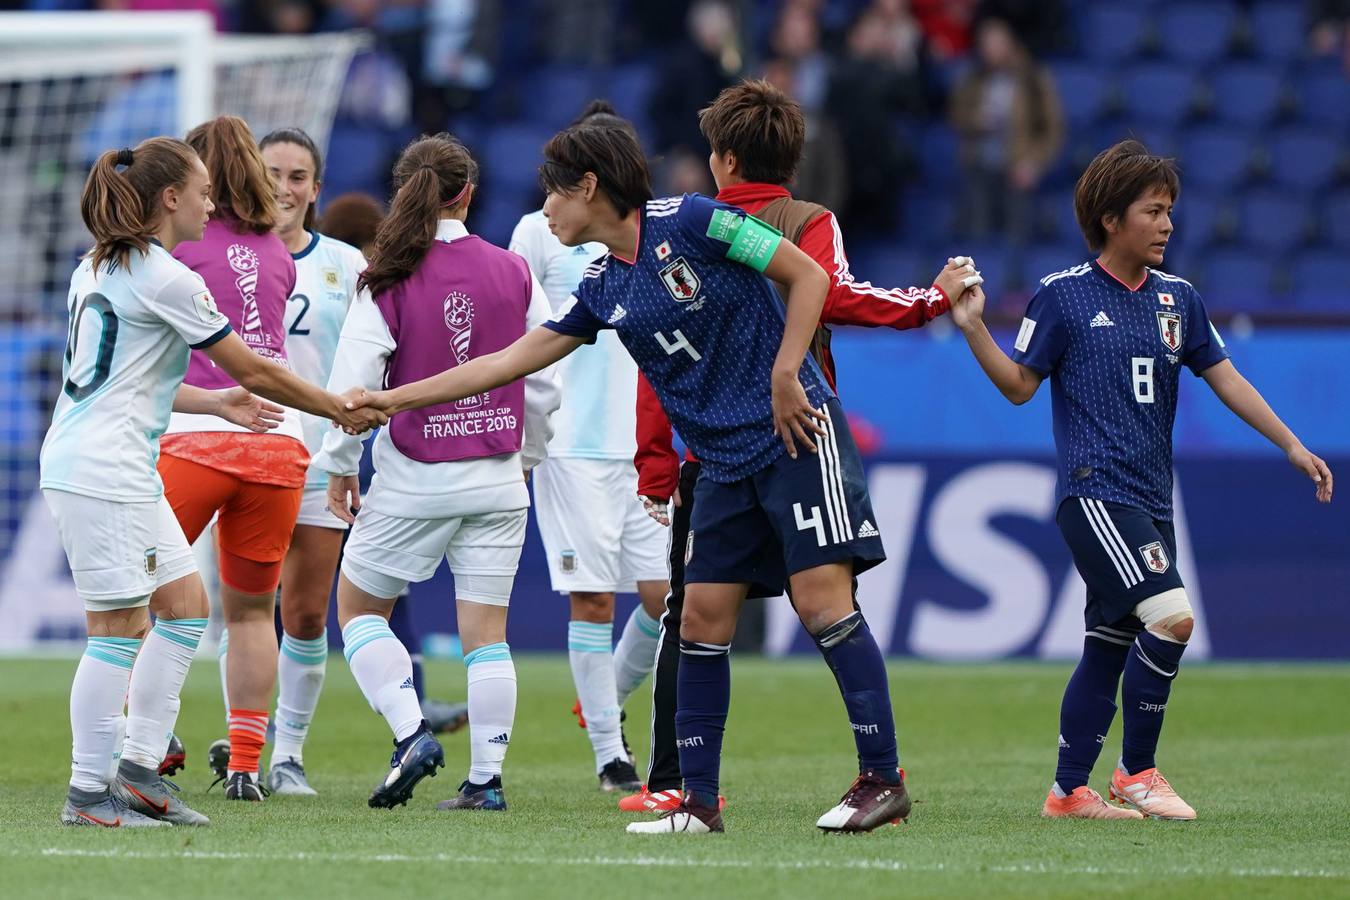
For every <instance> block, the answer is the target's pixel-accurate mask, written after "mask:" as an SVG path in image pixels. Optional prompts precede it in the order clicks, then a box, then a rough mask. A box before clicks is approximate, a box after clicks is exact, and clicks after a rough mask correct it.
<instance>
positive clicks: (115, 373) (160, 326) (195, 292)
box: [41, 244, 230, 503]
mask: <svg viewBox="0 0 1350 900" xmlns="http://www.w3.org/2000/svg"><path fill="white" fill-rule="evenodd" d="M67 309H68V311H69V314H70V324H69V332H68V335H67V338H66V355H65V363H64V365H63V366H62V368H61V376H62V381H63V384H62V390H61V395H60V397H59V398H58V399H57V401H56V411H55V412H54V413H53V414H52V425H51V428H49V429H47V436H46V438H44V439H43V442H42V457H41V465H42V481H41V486H42V488H43V489H45V490H56V491H69V492H71V493H74V494H83V495H85V496H89V497H99V498H102V499H104V500H115V501H120V502H123V503H135V502H146V501H154V500H158V499H159V497H160V496H161V495H162V494H163V493H164V485H163V483H162V482H161V481H160V479H159V472H158V471H156V469H155V464H156V463H157V462H158V459H159V436H160V435H161V434H163V433H164V429H165V428H167V427H168V425H169V413H170V412H171V411H172V409H173V398H174V394H175V393H176V392H177V391H178V386H179V385H181V384H182V383H183V376H184V375H185V374H186V373H187V366H188V356H189V350H188V348H189V347H191V348H193V349H204V348H206V347H210V346H211V345H212V344H214V343H216V342H217V341H219V340H220V339H221V338H223V337H225V336H226V335H227V334H229V333H230V323H229V321H228V320H227V319H226V318H225V316H224V315H222V314H221V313H220V311H219V310H217V309H216V303H215V300H213V299H212V297H211V293H210V291H208V290H207V289H206V284H205V282H203V281H202V279H201V276H199V275H198V274H197V273H196V272H193V271H192V270H191V269H189V268H188V267H187V266H185V265H183V264H182V263H180V262H178V260H176V259H174V258H173V257H172V256H170V255H169V253H168V252H167V251H166V250H165V249H164V248H163V247H161V246H159V245H158V244H152V245H151V246H150V251H149V253H147V254H146V255H145V256H141V255H140V254H139V253H137V252H136V251H132V254H131V267H130V269H127V268H124V267H122V266H117V267H116V268H114V269H112V271H109V269H108V267H107V266H106V265H105V266H104V268H103V270H102V271H101V272H98V273H95V272H94V269H93V264H92V263H91V261H90V260H88V259H86V260H85V261H84V262H82V263H81V264H80V267H79V268H78V269H76V270H75V274H74V275H72V276H71V278H70V296H69V298H68V299H67Z"/></svg>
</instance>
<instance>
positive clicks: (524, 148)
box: [478, 112, 576, 192]
mask: <svg viewBox="0 0 1350 900" xmlns="http://www.w3.org/2000/svg"><path fill="white" fill-rule="evenodd" d="M572 115H573V116H575V115H576V113H575V112H574V113H572ZM553 134H554V129H553V128H549V127H547V126H545V127H540V126H539V125H538V123H533V122H532V123H530V124H518V125H507V124H502V125H498V126H497V127H495V128H493V129H491V130H490V131H488V133H487V135H486V136H485V138H484V140H483V141H482V147H481V155H480V156H479V157H478V163H479V165H480V166H482V168H483V172H484V178H485V180H487V181H488V182H489V183H490V184H491V185H492V186H493V188H498V187H501V188H504V189H506V190H511V191H517V192H523V191H526V190H529V189H531V188H533V187H534V186H535V185H536V184H537V183H538V181H539V177H538V173H539V164H540V163H541V162H543V157H542V156H541V155H540V151H541V150H542V149H543V147H544V144H545V143H547V142H548V139H549V138H551V137H552V136H553Z"/></svg>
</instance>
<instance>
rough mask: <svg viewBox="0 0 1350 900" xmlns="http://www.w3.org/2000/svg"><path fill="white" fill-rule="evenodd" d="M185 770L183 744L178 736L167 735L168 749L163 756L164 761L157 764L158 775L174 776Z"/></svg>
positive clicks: (185, 753) (185, 761)
mask: <svg viewBox="0 0 1350 900" xmlns="http://www.w3.org/2000/svg"><path fill="white" fill-rule="evenodd" d="M186 768H187V750H185V749H183V742H182V741H181V740H180V739H179V737H178V735H176V734H170V735H169V749H168V751H167V752H166V753H165V754H164V761H163V762H161V763H160V764H159V774H161V775H176V774H177V773H179V772H181V771H183V770H184V769H186Z"/></svg>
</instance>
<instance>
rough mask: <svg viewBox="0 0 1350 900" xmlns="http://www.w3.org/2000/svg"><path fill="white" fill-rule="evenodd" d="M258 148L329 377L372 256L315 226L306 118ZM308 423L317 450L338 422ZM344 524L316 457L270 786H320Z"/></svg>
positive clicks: (323, 379) (300, 536)
mask: <svg viewBox="0 0 1350 900" xmlns="http://www.w3.org/2000/svg"><path fill="white" fill-rule="evenodd" d="M258 148H259V149H260V150H261V151H262V158H263V162H264V163H266V164H267V172H268V174H269V175H271V176H272V178H273V179H274V180H275V181H276V183H277V207H278V209H279V211H280V215H279V217H278V219H277V225H276V228H275V229H273V230H274V232H275V233H276V235H277V236H278V237H280V238H281V240H282V241H283V242H284V243H285V244H286V249H287V250H289V251H290V253H291V256H292V257H293V258H294V259H295V290H294V292H293V293H292V294H291V296H290V298H289V300H288V301H287V303H286V318H285V327H286V355H287V357H288V358H289V359H290V362H291V369H292V370H293V371H294V372H295V373H296V374H298V375H299V376H300V377H301V378H304V379H305V380H306V381H312V382H314V383H315V384H327V383H328V375H329V373H330V372H331V371H332V369H333V355H334V354H335V353H336V352H337V345H338V336H339V335H340V334H341V333H342V323H343V321H345V320H346V318H347V309H348V307H350V306H351V302H352V297H353V296H354V295H355V293H356V279H357V277H358V276H359V275H360V274H361V271H362V270H363V269H365V267H366V259H365V257H364V256H362V255H361V251H360V250H358V249H356V248H355V247H352V246H351V245H349V244H344V243H343V242H342V241H339V240H335V239H333V238H331V237H328V236H327V235H324V234H320V233H319V232H318V231H317V230H315V228H314V205H315V203H317V202H318V199H319V189H320V184H321V181H322V178H323V154H322V153H321V152H320V151H319V148H318V147H317V146H316V145H315V143H314V140H313V138H311V137H310V136H309V135H308V134H306V133H305V132H304V131H302V130H301V129H299V128H282V129H278V130H276V131H273V132H271V133H270V134H268V135H267V136H265V137H264V138H263V139H262V140H261V141H259V142H258ZM301 424H302V425H303V426H304V438H305V447H306V449H308V450H309V452H310V455H311V456H313V455H314V454H316V453H318V452H319V449H320V448H321V447H322V446H323V437H324V435H325V434H326V433H327V432H328V431H330V430H331V426H330V425H329V423H328V422H327V421H325V420H323V419H320V418H318V417H317V416H309V415H305V416H303V418H302V420H301ZM346 530H347V523H346V522H344V521H343V520H342V519H340V518H338V517H337V516H335V515H333V514H332V513H331V512H329V511H328V473H327V472H324V471H322V470H320V469H316V468H315V467H314V466H313V465H311V466H310V468H309V472H308V473H307V475H306V478H305V489H304V495H303V498H302V499H301V501H300V514H299V517H298V518H297V519H296V524H295V531H294V532H292V534H291V546H290V547H289V549H287V551H286V558H285V560H284V561H283V562H282V567H281V626H282V637H281V652H280V654H279V655H278V657H277V707H276V713H275V715H274V717H273V720H274V722H275V723H276V740H275V742H274V743H273V744H272V759H271V762H270V763H269V765H268V767H267V786H268V788H269V789H271V791H272V793H274V794H299V795H312V794H314V793H316V792H315V790H314V789H313V788H312V787H310V785H309V781H308V780H307V779H306V777H305V768H304V756H303V752H304V745H305V736H306V735H307V734H308V733H309V726H310V722H311V721H313V718H314V710H315V709H316V708H317V707H318V705H319V693H320V692H321V691H322V690H323V679H324V672H325V670H326V668H327V665H328V598H329V595H330V594H331V593H332V590H333V577H334V576H335V575H336V574H337V565H338V557H339V556H340V555H341V554H342V536H343V533H344V532H345V531H346Z"/></svg>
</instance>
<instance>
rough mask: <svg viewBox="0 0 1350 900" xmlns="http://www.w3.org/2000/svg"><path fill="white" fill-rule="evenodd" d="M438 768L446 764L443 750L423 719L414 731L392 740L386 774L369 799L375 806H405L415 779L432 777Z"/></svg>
mask: <svg viewBox="0 0 1350 900" xmlns="http://www.w3.org/2000/svg"><path fill="white" fill-rule="evenodd" d="M438 768H445V751H444V750H442V749H441V743H440V741H438V740H436V737H435V735H433V734H432V733H431V729H430V728H429V727H427V722H426V720H425V719H423V720H422V725H421V727H419V728H418V729H417V731H415V732H413V733H412V734H411V735H410V736H408V737H406V738H404V739H403V740H402V741H396V742H395V743H394V755H393V756H391V757H390V758H389V774H388V775H386V776H385V777H384V781H382V782H380V784H379V785H378V786H377V787H376V788H375V790H373V791H371V794H370V800H369V801H368V802H369V803H370V805H371V806H372V807H373V808H375V809H381V808H383V809H392V808H393V807H395V806H398V805H400V804H402V805H404V806H406V805H407V803H408V801H409V800H410V799H411V798H412V794H413V788H415V787H416V786H417V782H419V781H421V780H422V779H423V778H426V777H427V776H428V775H430V776H431V777H433V778H435V777H436V770H437V769H438Z"/></svg>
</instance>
